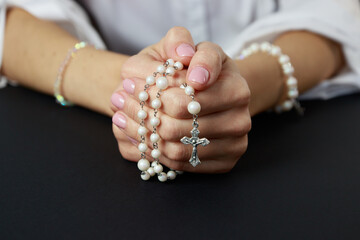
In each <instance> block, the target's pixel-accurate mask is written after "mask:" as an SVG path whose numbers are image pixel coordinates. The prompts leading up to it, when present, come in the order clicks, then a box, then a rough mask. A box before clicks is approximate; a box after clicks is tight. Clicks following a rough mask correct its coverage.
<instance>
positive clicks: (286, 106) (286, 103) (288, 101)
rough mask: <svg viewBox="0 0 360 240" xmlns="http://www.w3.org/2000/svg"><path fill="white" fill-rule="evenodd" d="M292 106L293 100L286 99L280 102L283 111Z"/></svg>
mask: <svg viewBox="0 0 360 240" xmlns="http://www.w3.org/2000/svg"><path fill="white" fill-rule="evenodd" d="M292 107H293V102H292V101H290V100H286V101H285V102H284V103H283V104H282V109H283V110H284V111H289V110H290V109H291V108H292Z"/></svg>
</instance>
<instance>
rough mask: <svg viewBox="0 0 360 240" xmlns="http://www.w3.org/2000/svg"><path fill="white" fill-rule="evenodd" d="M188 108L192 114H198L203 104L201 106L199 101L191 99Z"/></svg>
mask: <svg viewBox="0 0 360 240" xmlns="http://www.w3.org/2000/svg"><path fill="white" fill-rule="evenodd" d="M187 109H188V111H189V113H191V114H198V113H199V112H200V110H201V106H200V103H198V102H196V101H191V102H190V103H189V104H188V106H187Z"/></svg>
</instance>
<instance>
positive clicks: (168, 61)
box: [166, 58, 175, 67]
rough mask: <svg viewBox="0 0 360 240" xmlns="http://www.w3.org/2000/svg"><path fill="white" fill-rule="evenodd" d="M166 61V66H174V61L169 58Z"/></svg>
mask: <svg viewBox="0 0 360 240" xmlns="http://www.w3.org/2000/svg"><path fill="white" fill-rule="evenodd" d="M166 61H167V63H168V64H169V65H168V66H169V67H172V66H174V64H175V61H174V59H171V58H169V59H168V60H166Z"/></svg>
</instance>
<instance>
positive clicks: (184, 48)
mask: <svg viewBox="0 0 360 240" xmlns="http://www.w3.org/2000/svg"><path fill="white" fill-rule="evenodd" d="M176 53H177V55H179V56H180V57H192V56H194V54H195V50H194V48H193V47H192V46H191V45H189V44H186V43H183V44H180V45H179V46H178V47H177V48H176Z"/></svg>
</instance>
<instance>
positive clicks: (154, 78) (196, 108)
mask: <svg viewBox="0 0 360 240" xmlns="http://www.w3.org/2000/svg"><path fill="white" fill-rule="evenodd" d="M183 67H184V66H183V64H182V63H181V62H174V60H173V59H168V60H167V61H166V62H165V63H164V64H163V65H160V66H158V67H157V69H156V71H155V72H154V73H153V74H152V75H151V76H148V77H147V78H146V84H145V86H144V91H142V92H140V93H139V100H140V107H141V109H140V110H139V111H138V113H137V116H138V118H139V119H140V120H141V122H140V126H139V129H138V134H139V135H140V143H139V145H138V149H139V151H140V152H141V159H140V160H139V161H138V164H137V166H138V168H139V170H140V171H141V175H140V176H141V179H143V180H145V181H147V180H149V179H150V177H153V176H155V175H156V174H157V177H158V179H159V181H160V182H166V181H167V180H174V179H175V178H176V176H177V175H178V174H182V171H176V170H171V169H170V170H169V171H168V172H167V173H165V172H164V168H163V166H162V165H161V163H160V161H159V157H160V156H161V152H160V150H159V145H158V142H159V140H160V136H159V134H157V127H158V126H159V125H160V118H159V117H158V116H157V114H158V111H159V108H160V107H161V99H160V97H161V92H162V91H164V90H165V89H166V88H167V87H168V85H169V83H168V80H167V76H173V75H174V74H175V72H176V71H178V70H182V69H183ZM154 84H155V85H156V88H157V89H158V91H157V93H156V98H155V99H154V100H152V101H151V107H152V108H153V109H154V114H153V117H151V119H150V125H151V126H152V128H153V130H152V134H151V135H150V141H151V143H152V146H153V150H152V151H151V157H152V158H153V161H152V163H151V165H150V162H149V160H147V159H146V154H145V152H146V151H147V150H148V145H147V144H146V143H145V139H146V137H145V136H146V134H147V129H146V127H145V119H146V118H147V116H148V113H147V112H146V111H145V110H144V106H145V104H146V101H147V100H148V99H149V94H148V90H149V88H150V87H151V86H152V85H154ZM180 88H182V89H184V90H185V94H186V95H188V96H190V97H191V102H190V103H189V104H188V106H187V109H188V112H189V113H190V114H192V116H193V123H192V127H193V128H192V130H191V131H190V133H191V137H186V136H184V137H183V138H182V139H181V140H180V141H181V142H182V143H183V144H190V145H192V154H191V157H190V160H189V162H190V164H191V165H192V166H193V167H196V166H197V165H198V164H200V163H201V162H200V159H199V157H198V154H197V146H198V145H202V146H206V145H208V144H209V143H210V141H209V140H208V139H206V138H199V134H200V131H199V129H198V127H199V122H198V115H197V114H198V113H199V112H200V110H201V105H200V103H198V102H197V101H195V95H194V94H195V90H194V88H192V87H191V86H188V85H187V84H186V83H183V84H181V86H180Z"/></svg>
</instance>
